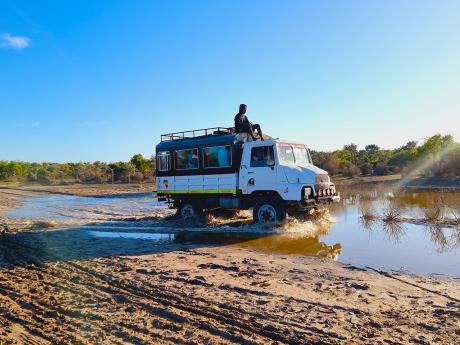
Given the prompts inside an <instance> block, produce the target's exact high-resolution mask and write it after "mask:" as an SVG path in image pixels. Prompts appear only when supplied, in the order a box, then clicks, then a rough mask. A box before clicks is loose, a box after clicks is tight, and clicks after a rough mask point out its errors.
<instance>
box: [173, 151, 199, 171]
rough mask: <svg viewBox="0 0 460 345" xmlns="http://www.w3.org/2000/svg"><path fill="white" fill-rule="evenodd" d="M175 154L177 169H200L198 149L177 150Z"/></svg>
mask: <svg viewBox="0 0 460 345" xmlns="http://www.w3.org/2000/svg"><path fill="white" fill-rule="evenodd" d="M175 156H176V157H175V162H174V163H175V168H176V169H177V170H188V169H198V149H189V150H177V151H176V152H175Z"/></svg>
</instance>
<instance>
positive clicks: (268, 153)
mask: <svg viewBox="0 0 460 345" xmlns="http://www.w3.org/2000/svg"><path fill="white" fill-rule="evenodd" d="M274 164H275V155H274V154H273V146H259V147H253V148H252V149H251V167H253V168H257V167H259V168H260V167H269V166H273V165H274Z"/></svg>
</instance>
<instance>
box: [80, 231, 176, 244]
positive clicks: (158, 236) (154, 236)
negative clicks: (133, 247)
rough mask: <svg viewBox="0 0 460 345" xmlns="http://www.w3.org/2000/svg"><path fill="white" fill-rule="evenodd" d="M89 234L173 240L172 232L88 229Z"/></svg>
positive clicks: (159, 240) (108, 236) (105, 236)
mask: <svg viewBox="0 0 460 345" xmlns="http://www.w3.org/2000/svg"><path fill="white" fill-rule="evenodd" d="M88 234H89V235H90V236H95V237H103V238H128V239H134V240H154V241H156V242H161V241H166V242H172V241H174V236H175V235H174V234H163V233H159V234H158V233H153V234H152V233H142V232H107V231H88Z"/></svg>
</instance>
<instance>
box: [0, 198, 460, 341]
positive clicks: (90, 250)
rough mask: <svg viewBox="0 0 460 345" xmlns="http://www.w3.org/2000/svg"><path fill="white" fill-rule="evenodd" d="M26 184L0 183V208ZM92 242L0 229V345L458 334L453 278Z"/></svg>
mask: <svg viewBox="0 0 460 345" xmlns="http://www.w3.org/2000/svg"><path fill="white" fill-rule="evenodd" d="M39 192H40V193H45V192H44V191H43V190H41V191H39ZM108 192H109V191H108ZM129 192H131V191H130V190H129ZM21 193H22V194H21ZM28 193H37V191H35V192H30V191H27V192H24V191H17V192H14V193H13V194H11V191H10V190H2V189H0V207H1V209H0V210H2V211H5V210H6V209H9V208H12V207H17V206H18V205H20V203H21V197H22V195H24V194H25V195H28ZM84 193H87V192H86V191H85V192H84ZM98 193H99V194H101V193H100V192H98ZM75 231H78V230H75ZM66 239H67V240H66ZM92 241H93V242H92V244H91V245H88V242H87V241H85V242H81V241H74V242H72V241H69V240H68V235H67V232H66V231H64V230H59V229H54V230H46V231H38V232H37V231H27V232H23V231H19V232H17V233H5V234H3V235H0V344H408V343H414V344H458V343H459V339H460V282H459V281H458V280H456V279H453V278H439V277H427V276H416V275H405V274H396V273H385V272H378V271H374V270H372V269H368V270H362V269H359V268H356V267H352V266H348V265H344V264H341V263H338V262H334V261H332V260H329V259H318V258H311V257H306V256H300V255H285V254H282V253H278V254H277V253H266V252H263V251H256V250H254V249H250V248H248V247H241V246H238V245H227V246H221V245H214V246H213V245H198V244H192V243H187V241H185V242H184V241H183V242H181V243H170V244H166V245H165V244H152V243H151V242H149V241H134V242H133V241H129V240H124V241H122V242H116V243H115V244H114V245H113V247H112V248H110V246H108V245H106V244H104V242H103V241H105V240H104V239H93V240H92ZM100 241H102V242H100ZM101 248H102V249H101ZM104 250H106V251H104Z"/></svg>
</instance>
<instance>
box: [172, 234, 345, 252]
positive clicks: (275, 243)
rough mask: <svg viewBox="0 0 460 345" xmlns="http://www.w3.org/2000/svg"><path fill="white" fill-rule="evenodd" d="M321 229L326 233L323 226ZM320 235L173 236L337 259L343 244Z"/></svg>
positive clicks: (186, 240) (177, 239)
mask: <svg viewBox="0 0 460 345" xmlns="http://www.w3.org/2000/svg"><path fill="white" fill-rule="evenodd" d="M321 229H322V230H321V231H320V232H321V233H322V234H325V232H324V227H322V228H321ZM320 238H321V235H320V234H264V233H258V234H255V233H246V234H245V233H239V234H238V233H225V232H222V233H212V232H185V231H184V232H180V233H177V234H176V236H175V239H174V242H175V243H181V244H197V243H200V244H207V245H233V246H237V247H241V248H252V249H257V250H261V251H265V252H271V253H278V254H298V255H312V256H319V257H324V258H329V259H333V260H337V259H338V257H339V255H340V253H341V251H342V246H341V245H340V244H339V243H336V244H333V245H328V244H326V243H324V242H322V241H321V240H320Z"/></svg>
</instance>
